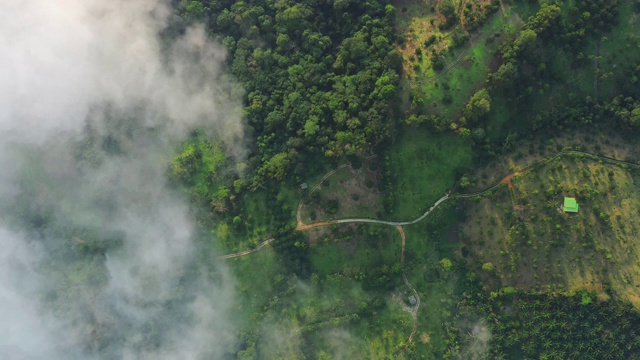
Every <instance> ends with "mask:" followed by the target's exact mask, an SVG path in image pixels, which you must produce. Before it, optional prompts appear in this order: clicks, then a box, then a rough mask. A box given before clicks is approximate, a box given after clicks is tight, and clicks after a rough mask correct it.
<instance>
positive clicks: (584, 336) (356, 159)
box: [96, 0, 640, 359]
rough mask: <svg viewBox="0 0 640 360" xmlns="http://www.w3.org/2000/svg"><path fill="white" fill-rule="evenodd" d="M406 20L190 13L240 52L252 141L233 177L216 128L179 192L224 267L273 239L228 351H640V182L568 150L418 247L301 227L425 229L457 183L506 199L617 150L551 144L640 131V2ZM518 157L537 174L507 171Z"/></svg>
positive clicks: (438, 12) (188, 9)
mask: <svg viewBox="0 0 640 360" xmlns="http://www.w3.org/2000/svg"><path fill="white" fill-rule="evenodd" d="M395 5H396V6H397V8H396V7H395V6H394V5H392V4H391V3H389V2H388V1H383V0H370V1H365V2H354V1H342V0H340V1H338V0H335V1H329V2H316V1H310V0H303V1H277V2H268V1H262V0H251V1H240V2H237V1H229V0H222V1H197V0H182V1H181V2H180V3H179V5H177V11H178V13H179V15H180V20H179V21H178V23H177V24H176V25H175V29H177V30H176V31H180V29H181V28H182V27H183V26H185V25H187V24H191V23H194V22H203V23H204V24H205V25H206V26H207V28H208V30H209V32H210V34H211V36H212V37H215V38H217V39H218V40H219V41H220V42H221V43H222V44H224V46H225V47H226V48H227V50H228V52H229V58H228V65H229V68H230V71H231V72H232V73H233V75H234V76H235V77H236V78H237V79H238V80H239V81H240V83H241V85H242V87H243V88H244V91H245V93H244V102H245V109H244V110H245V117H246V119H247V121H248V124H249V126H250V127H251V129H252V133H253V136H254V138H253V139H252V141H251V143H252V146H251V149H250V154H249V156H248V159H247V161H246V166H243V167H242V169H234V168H233V167H232V166H231V162H230V160H229V159H228V157H227V156H226V155H225V154H224V152H223V151H222V149H221V148H220V147H219V146H218V145H217V144H216V143H215V141H213V140H211V139H206V138H205V137H204V136H203V135H202V134H199V133H197V132H196V133H194V135H193V136H192V138H190V139H188V140H186V141H185V143H184V144H183V145H182V147H181V148H180V149H177V152H176V156H175V157H174V159H173V162H172V163H171V164H170V165H169V166H168V176H169V178H170V179H171V180H172V183H173V184H174V185H175V186H176V187H177V188H180V189H183V191H184V193H185V194H186V196H188V197H189V198H190V199H191V200H192V201H193V203H194V204H195V205H196V206H195V208H197V210H196V211H195V212H196V214H197V216H198V219H199V224H200V225H201V229H203V230H205V231H204V232H209V233H211V234H212V235H211V236H209V237H210V238H213V240H208V241H210V242H212V243H213V244H214V247H215V248H216V249H217V250H216V251H218V252H225V253H232V252H239V251H242V250H247V249H250V248H253V247H255V246H257V245H258V244H259V243H260V242H261V241H263V240H265V239H267V238H270V237H274V238H275V241H274V242H273V243H271V246H265V247H264V248H262V250H260V251H258V252H256V253H252V255H250V256H248V257H238V258H235V260H229V262H230V264H231V268H232V271H233V273H234V274H235V276H237V278H238V291H239V293H241V294H242V300H241V301H240V302H239V303H238V304H237V308H238V309H239V311H240V312H242V313H243V314H245V316H246V318H245V319H244V323H243V326H242V328H241V330H239V333H240V338H241V339H242V341H240V342H239V344H238V346H237V348H236V349H233V350H231V351H230V353H233V354H235V355H236V356H238V357H239V358H247V359H249V358H256V357H278V358H303V357H308V358H332V357H355V358H359V357H360V358H383V357H396V358H418V357H421V358H434V359H440V358H449V359H454V358H482V357H488V358H500V357H503V358H558V359H561V358H562V359H564V358H589V357H590V356H591V358H598V359H603V358H607V357H608V358H632V357H633V356H638V348H637V336H638V335H637V333H638V331H639V330H638V329H637V327H635V326H634V325H633V324H634V323H633V321H627V320H624V319H635V318H636V317H637V316H638V313H637V312H636V310H635V309H633V308H632V307H631V306H630V305H629V304H632V305H635V306H636V307H638V306H640V305H638V304H640V303H639V302H638V299H640V293H639V292H638V290H637V288H635V287H634V286H633V284H635V283H637V281H638V280H639V279H636V278H637V274H638V264H639V262H638V261H639V259H640V252H639V251H638V249H637V247H636V246H635V245H634V241H633V239H634V238H635V237H636V235H637V232H638V230H639V229H636V227H637V226H636V221H635V220H634V219H635V218H634V217H638V215H639V214H637V209H639V208H640V207H639V206H637V205H638V204H636V203H637V200H638V199H640V193H638V192H637V191H636V189H635V188H634V186H633V184H634V183H635V182H636V181H637V180H638V179H636V178H637V176H638V173H637V171H636V170H634V168H630V167H625V166H620V165H616V164H612V163H608V162H606V161H600V160H598V159H593V158H590V157H576V156H564V157H560V158H558V159H555V160H553V161H550V162H548V163H544V164H543V165H540V166H537V167H534V168H533V169H529V172H528V173H526V174H525V175H522V176H521V177H515V178H513V179H511V182H510V186H508V185H509V184H507V185H503V186H502V187H500V188H499V189H497V190H495V191H494V192H492V193H489V194H486V195H485V197H483V198H478V197H476V198H471V199H468V200H465V201H461V202H457V203H456V202H455V201H453V200H450V201H449V202H446V203H444V204H443V205H441V207H440V208H439V209H438V210H437V211H435V212H434V213H432V214H430V215H429V217H427V219H426V220H424V222H422V223H418V224H416V225H412V226H407V227H405V228H401V229H398V231H400V236H399V235H398V232H396V230H395V229H393V228H392V227H384V226H382V225H362V224H360V225H356V224H349V225H329V226H324V227H318V228H314V229H312V230H307V231H306V232H296V231H294V229H295V227H296V224H295V216H296V209H297V206H298V201H300V200H301V199H304V200H303V206H302V207H301V209H302V213H301V216H302V220H303V222H304V223H307V224H308V223H313V222H319V221H326V220H331V219H345V218H356V217H357V218H360V217H364V218H371V219H376V218H377V219H383V220H403V221H406V220H411V219H414V218H416V217H418V216H420V215H421V214H423V213H424V212H425V211H426V210H427V209H429V208H430V207H431V206H432V204H433V203H434V202H435V201H436V200H437V199H439V198H441V197H442V196H443V195H444V194H445V193H447V191H449V190H451V189H452V188H453V189H454V191H459V192H471V191H474V190H478V189H482V188H483V186H487V185H493V184H495V183H497V182H498V181H500V180H501V178H502V177H503V176H506V175H507V174H510V173H513V172H515V171H517V170H519V169H521V168H523V167H524V165H522V166H520V167H518V166H517V165H516V164H531V163H533V162H534V161H535V160H540V159H541V158H542V157H545V156H549V155H551V154H553V153H555V152H557V151H560V150H562V149H563V148H564V147H565V146H567V145H575V144H576V143H579V146H578V147H577V148H578V149H585V150H590V151H591V152H594V153H600V152H601V148H600V145H601V142H602V141H601V140H602V138H598V135H597V134H591V135H585V136H582V138H581V139H579V140H576V139H573V140H563V141H557V142H552V141H549V142H547V143H544V142H543V143H542V144H541V145H539V146H534V145H531V146H530V147H529V148H526V149H523V148H522V145H521V142H522V139H523V138H531V137H533V135H532V134H533V133H536V134H538V136H539V137H541V138H543V139H546V138H547V137H548V134H549V133H553V132H558V131H568V132H577V131H578V130H577V129H579V128H585V127H590V128H597V129H600V130H598V131H601V133H603V132H604V131H605V130H606V131H616V130H619V129H622V130H623V131H625V132H627V134H637V133H636V131H637V130H638V129H639V128H640V125H639V124H640V100H639V99H640V93H639V92H638V87H637V83H638V78H639V77H640V70H639V69H640V68H639V66H640V63H638V60H637V59H638V58H639V57H640V45H639V44H640V42H639V41H640V40H639V39H640V32H639V31H640V30H638V29H640V28H638V27H637V26H634V25H633V24H634V19H635V17H637V16H638V11H639V10H640V9H638V7H637V6H636V5H635V4H634V2H633V1H604V0H598V1H587V0H580V1H549V2H540V3H539V4H538V3H536V2H532V1H528V0H514V1H503V2H498V1H488V0H487V1H484V0H483V1H467V2H462V1H456V0H445V1H440V2H438V3H437V4H434V5H431V6H429V5H425V3H423V2H412V1H408V2H400V3H397V4H395ZM398 119H399V120H401V121H398ZM607 136H609V133H607ZM612 138H613V137H612ZM509 152H512V153H513V152H517V153H518V155H517V158H509V159H510V160H511V161H510V162H506V161H503V162H502V163H504V164H506V165H504V167H503V168H498V167H493V168H492V167H491V166H492V164H495V162H496V161H501V160H502V159H506V158H507V156H506V154H507V153H509ZM370 155H375V157H373V158H369V156H370ZM627 155H629V154H627ZM616 157H618V158H621V156H620V154H616ZM622 157H623V158H624V156H622ZM628 157H630V156H628ZM364 158H368V160H363V159H364ZM637 158H640V157H636V159H637ZM516 160H518V161H516ZM346 162H350V163H351V166H347V167H343V168H341V169H340V170H338V171H337V172H335V173H334V174H333V175H331V176H329V177H328V178H326V179H324V180H323V181H322V182H321V179H322V176H323V175H324V174H326V173H327V172H328V171H330V170H331V169H335V168H336V167H337V166H338V165H339V164H343V163H346ZM473 164H479V165H482V164H485V165H486V167H487V168H488V169H491V171H492V173H487V172H474V171H473V169H472V168H471V166H472V165H473ZM498 169H499V171H498ZM303 182H306V183H307V184H308V185H309V188H308V189H307V190H303V189H301V188H300V184H302V183H303ZM454 184H456V187H455V188H454ZM316 185H318V187H317V188H316V190H314V191H311V190H312V189H313V188H314V187H315V186H316ZM563 195H568V196H573V197H576V198H577V199H578V203H579V204H580V212H579V213H578V214H577V215H576V216H573V217H569V216H567V215H565V214H561V213H559V212H558V211H557V207H558V204H559V201H560V199H561V197H562V196H563ZM400 237H402V238H403V239H404V240H405V242H406V244H405V245H406V248H405V249H404V251H403V247H402V245H401V239H400ZM459 237H460V238H459ZM96 244H98V243H96ZM98 247H99V246H98ZM401 259H404V263H402V260H401ZM258 273H259V274H258ZM408 284H409V285H408ZM414 288H415V289H414ZM416 304H421V305H416ZM414 306H415V307H414ZM574 314H575V315H574ZM413 321H415V323H413ZM414 324H415V325H414ZM616 324H620V326H617V325H616ZM413 326H415V328H414V327H413ZM598 339H599V340H600V342H598V341H597V340H598ZM596 349H598V350H596Z"/></svg>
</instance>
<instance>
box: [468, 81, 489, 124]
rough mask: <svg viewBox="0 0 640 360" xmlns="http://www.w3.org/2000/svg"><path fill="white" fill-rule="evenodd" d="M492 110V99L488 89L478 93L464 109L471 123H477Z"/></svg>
mask: <svg viewBox="0 0 640 360" xmlns="http://www.w3.org/2000/svg"><path fill="white" fill-rule="evenodd" d="M490 110H491V97H490V96H489V93H488V92H487V90H486V89H481V90H479V91H477V92H476V93H475V94H473V96H472V97H471V99H470V100H469V103H467V106H465V108H464V115H465V117H466V118H467V120H469V121H470V122H476V121H478V120H479V119H481V118H482V117H483V116H485V115H486V114H487V113H489V111H490Z"/></svg>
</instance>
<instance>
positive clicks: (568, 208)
mask: <svg viewBox="0 0 640 360" xmlns="http://www.w3.org/2000/svg"><path fill="white" fill-rule="evenodd" d="M562 210H563V211H564V212H568V213H577V212H578V202H577V201H576V199H575V198H570V197H565V198H564V206H563V207H562Z"/></svg>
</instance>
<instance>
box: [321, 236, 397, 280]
mask: <svg viewBox="0 0 640 360" xmlns="http://www.w3.org/2000/svg"><path fill="white" fill-rule="evenodd" d="M347 229H348V230H347ZM339 230H342V231H341V232H339V233H338V231H339ZM400 252H401V246H400V237H399V235H398V233H397V232H396V231H395V229H393V228H391V227H389V226H383V225H375V224H371V225H359V226H357V228H356V231H354V230H353V229H352V228H351V226H341V227H340V228H339V229H336V232H334V233H333V234H332V237H331V238H329V237H327V238H326V240H324V241H317V242H315V243H314V244H313V245H312V246H311V263H312V267H313V269H315V271H317V273H318V275H322V276H326V275H330V274H334V273H336V272H339V271H346V270H345V269H348V272H349V273H354V274H356V275H359V274H360V273H362V272H365V273H366V271H367V269H368V268H371V267H381V266H385V265H386V267H387V268H388V269H387V270H388V271H392V270H393V268H395V267H397V266H399V263H400ZM396 271H397V270H396Z"/></svg>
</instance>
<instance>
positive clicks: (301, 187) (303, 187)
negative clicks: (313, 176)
mask: <svg viewBox="0 0 640 360" xmlns="http://www.w3.org/2000/svg"><path fill="white" fill-rule="evenodd" d="M308 187H309V185H307V183H306V182H303V183H302V184H300V189H302V190H307V188H308Z"/></svg>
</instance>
